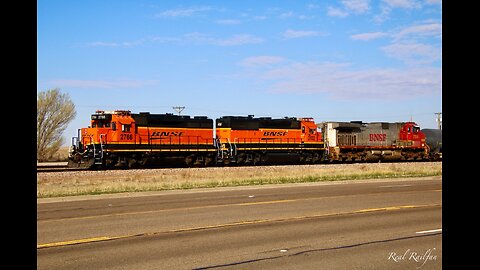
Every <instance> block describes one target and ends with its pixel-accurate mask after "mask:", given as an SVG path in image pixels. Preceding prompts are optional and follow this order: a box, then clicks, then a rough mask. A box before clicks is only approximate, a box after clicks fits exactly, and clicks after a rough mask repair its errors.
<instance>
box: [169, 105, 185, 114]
mask: <svg viewBox="0 0 480 270" xmlns="http://www.w3.org/2000/svg"><path fill="white" fill-rule="evenodd" d="M172 108H173V109H174V110H175V111H177V112H178V115H180V114H181V113H182V111H183V110H184V109H185V106H173V107H172Z"/></svg>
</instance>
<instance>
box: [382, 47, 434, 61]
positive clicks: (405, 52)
mask: <svg viewBox="0 0 480 270" xmlns="http://www.w3.org/2000/svg"><path fill="white" fill-rule="evenodd" d="M381 50H382V51H384V52H385V53H386V54H387V56H390V57H393V58H396V59H399V60H401V61H403V62H405V63H406V64H430V63H433V62H435V61H439V60H441V59H442V50H441V48H437V47H434V46H432V45H428V44H422V43H416V42H410V43H404V42H401V43H392V44H390V45H388V46H384V47H381Z"/></svg>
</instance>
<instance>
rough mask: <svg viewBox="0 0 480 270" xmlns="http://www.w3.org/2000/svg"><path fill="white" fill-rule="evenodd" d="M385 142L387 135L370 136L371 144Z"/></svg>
mask: <svg viewBox="0 0 480 270" xmlns="http://www.w3.org/2000/svg"><path fill="white" fill-rule="evenodd" d="M386 140H387V134H370V141H371V142H384V141H386Z"/></svg>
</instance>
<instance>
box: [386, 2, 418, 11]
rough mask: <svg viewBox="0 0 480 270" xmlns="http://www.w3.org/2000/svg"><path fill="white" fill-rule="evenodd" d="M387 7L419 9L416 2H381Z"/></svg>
mask: <svg viewBox="0 0 480 270" xmlns="http://www.w3.org/2000/svg"><path fill="white" fill-rule="evenodd" d="M383 2H384V3H386V4H387V5H388V6H390V7H393V8H406V9H412V8H420V7H421V4H420V3H419V2H418V1H416V0H383Z"/></svg>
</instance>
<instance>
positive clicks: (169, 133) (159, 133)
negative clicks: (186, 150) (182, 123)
mask: <svg viewBox="0 0 480 270" xmlns="http://www.w3.org/2000/svg"><path fill="white" fill-rule="evenodd" d="M182 134H183V132H182V131H154V132H152V137H157V136H158V137H169V136H177V137H179V136H182Z"/></svg>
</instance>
